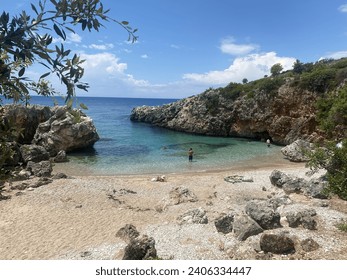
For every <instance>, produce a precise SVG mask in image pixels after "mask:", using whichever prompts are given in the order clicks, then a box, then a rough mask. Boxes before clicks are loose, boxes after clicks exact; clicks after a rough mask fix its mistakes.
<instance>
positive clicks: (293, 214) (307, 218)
mask: <svg viewBox="0 0 347 280" xmlns="http://www.w3.org/2000/svg"><path fill="white" fill-rule="evenodd" d="M315 215H317V214H316V211H315V210H314V209H298V210H292V211H289V212H286V213H284V216H285V217H286V219H287V222H288V226H289V227H293V228H295V227H298V226H300V225H302V226H303V227H304V228H306V229H309V230H315V229H317V222H316V221H315V219H314V218H313V217H314V216H315Z"/></svg>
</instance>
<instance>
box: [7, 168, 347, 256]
mask: <svg viewBox="0 0 347 280" xmlns="http://www.w3.org/2000/svg"><path fill="white" fill-rule="evenodd" d="M288 163H289V164H288V165H286V167H284V166H282V167H281V168H278V169H280V170H281V171H283V172H285V173H288V174H292V175H295V176H300V177H305V172H306V170H305V169H304V168H303V164H299V165H298V164H293V163H290V162H288ZM273 167H274V166H262V167H260V166H258V167H257V168H253V167H250V169H248V170H245V169H243V170H240V169H239V168H237V169H229V170H224V171H218V172H211V171H208V172H194V173H191V174H189V173H180V174H167V180H166V181H165V182H152V181H151V179H152V176H153V174H152V175H150V174H140V175H126V176H120V175H111V176H94V175H89V176H73V177H71V178H68V179H57V180H54V181H53V182H52V183H50V184H48V185H44V186H41V187H39V188H36V189H33V190H31V191H30V190H24V191H21V192H20V193H21V195H15V194H14V193H12V194H11V195H12V198H11V199H9V200H5V201H1V202H0V259H7V260H11V259H50V260H52V259H64V260H74V259H78V260H84V259H94V260H97V259H98V260H110V259H112V260H117V259H122V254H123V250H124V248H125V246H126V245H127V244H126V243H125V242H124V241H123V240H121V239H120V238H118V237H116V233H117V231H118V230H119V229H120V228H121V227H124V226H125V225H126V224H133V225H134V226H135V227H136V228H137V230H138V231H139V232H140V233H141V235H142V234H145V235H148V236H151V237H153V238H154V240H155V242H156V243H155V244H156V245H155V246H156V249H157V252H158V256H159V257H160V258H163V259H181V260H187V259H254V258H256V253H255V251H254V249H252V247H253V246H254V243H255V242H257V240H259V238H260V235H257V236H252V237H250V238H248V239H247V240H246V241H242V242H241V241H238V240H237V239H235V236H234V234H233V233H229V234H221V233H219V232H217V231H216V228H215V226H214V220H215V219H216V218H218V217H219V216H220V215H221V214H222V213H228V212H230V211H236V212H240V213H241V212H243V211H244V207H245V205H246V204H247V203H248V202H249V201H251V200H254V199H261V200H266V199H268V198H269V197H281V196H283V191H282V190H280V189H278V188H276V187H274V186H272V185H271V183H270V180H269V175H270V174H271V171H272V170H273V169H274V168H273ZM233 174H237V175H243V176H247V177H252V178H253V182H242V183H237V184H232V183H228V182H225V181H224V177H225V176H229V175H233ZM68 175H70V174H68ZM318 175H319V174H317V176H318ZM306 178H307V177H306ZM175 188H187V189H188V190H189V191H191V192H193V193H194V194H195V195H196V197H197V201H196V202H185V203H179V204H176V203H175V202H173V201H172V195H171V192H172V190H173V189H175ZM289 197H290V199H291V200H292V201H293V203H294V204H293V205H298V206H299V207H306V208H312V209H315V211H316V212H317V216H318V221H319V227H318V230H317V231H309V230H307V229H304V228H297V229H293V228H289V227H283V228H280V229H276V230H272V231H270V232H289V233H290V234H292V235H295V236H297V239H299V240H302V239H305V238H309V237H311V238H314V239H315V240H317V242H318V243H319V244H320V246H321V248H320V249H319V250H316V251H313V252H302V251H298V253H297V254H295V255H289V256H274V258H275V259H288V258H289V257H292V258H295V259H309V258H311V259H347V236H346V234H345V233H343V232H339V231H338V230H337V229H336V227H335V226H334V225H335V223H336V222H338V221H340V220H341V219H346V221H347V202H344V201H342V202H341V201H340V200H336V199H332V200H329V207H328V208H322V207H321V206H320V203H321V202H320V200H317V199H309V198H306V197H305V196H303V195H297V194H293V195H289ZM197 208H202V209H204V210H205V211H206V215H207V216H208V224H180V223H179V222H178V220H177V219H178V217H179V216H180V215H182V214H183V213H185V212H186V211H189V210H192V209H197Z"/></svg>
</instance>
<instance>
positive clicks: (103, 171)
mask: <svg viewBox="0 0 347 280" xmlns="http://www.w3.org/2000/svg"><path fill="white" fill-rule="evenodd" d="M172 101H174V100H165V99H132V98H96V97H85V98H79V102H82V103H84V104H86V105H87V106H88V107H89V110H87V111H86V114H88V115H89V116H90V117H91V118H92V119H93V121H94V124H95V126H96V128H97V130H98V133H99V135H100V138H101V139H100V140H99V141H98V142H97V143H95V145H94V147H93V148H92V149H89V150H84V151H79V152H73V153H70V154H69V159H70V162H69V163H65V164H59V168H61V169H69V170H74V172H73V173H76V174H95V175H119V174H143V173H152V174H153V173H160V174H162V173H176V172H189V171H204V170H217V169H224V168H230V167H234V166H237V165H241V164H246V165H247V162H252V159H254V160H255V161H258V162H259V160H260V161H263V160H264V161H265V159H267V160H269V161H271V158H273V157H277V158H280V156H279V154H280V148H281V147H277V146H271V147H270V148H268V147H267V145H266V144H265V143H263V142H258V141H250V140H247V139H235V138H223V137H208V136H201V135H191V134H186V133H181V132H174V131H170V130H167V129H163V128H158V127H153V126H151V125H148V124H143V123H133V122H131V121H130V119H129V116H130V112H131V109H132V108H133V107H136V106H141V105H152V106H156V105H162V104H165V103H170V102H172ZM31 103H32V104H43V105H52V104H53V103H52V101H51V99H50V98H48V99H47V98H42V97H34V98H33V99H32V100H31ZM189 148H192V149H193V150H194V159H193V162H191V163H189V162H188V154H187V152H188V149H189ZM261 158H263V159H261Z"/></svg>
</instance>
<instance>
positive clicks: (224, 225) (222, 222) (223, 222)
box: [214, 213, 235, 234]
mask: <svg viewBox="0 0 347 280" xmlns="http://www.w3.org/2000/svg"><path fill="white" fill-rule="evenodd" d="M234 216H235V214H234V213H229V214H222V215H220V216H219V217H218V218H217V219H216V220H215V221H214V225H215V226H216V229H217V231H218V232H222V233H224V234H227V233H229V232H232V230H233V222H234Z"/></svg>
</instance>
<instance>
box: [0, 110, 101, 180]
mask: <svg viewBox="0 0 347 280" xmlns="http://www.w3.org/2000/svg"><path fill="white" fill-rule="evenodd" d="M0 119H1V123H0V125H1V132H2V133H7V135H1V136H2V137H1V140H2V141H6V142H3V143H1V144H2V145H4V151H7V152H9V153H10V155H11V156H8V157H6V158H5V160H4V162H3V160H1V162H0V163H1V165H2V166H1V165H0V168H1V167H3V166H4V167H6V169H7V170H9V171H10V170H12V171H13V172H12V175H11V177H17V178H18V179H20V178H21V177H25V178H27V177H29V176H31V175H34V176H38V177H47V176H49V175H50V173H51V171H52V163H53V162H64V161H67V157H66V153H67V152H70V151H73V150H77V149H83V148H87V147H91V146H93V144H94V143H95V142H96V141H98V140H99V135H98V133H97V130H96V128H95V126H94V124H93V121H92V119H91V118H89V117H88V116H86V115H85V114H84V113H83V112H82V111H80V110H76V109H70V108H68V107H67V106H54V107H48V106H39V105H33V106H27V107H25V106H22V105H6V106H3V107H0ZM19 173H20V174H19Z"/></svg>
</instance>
